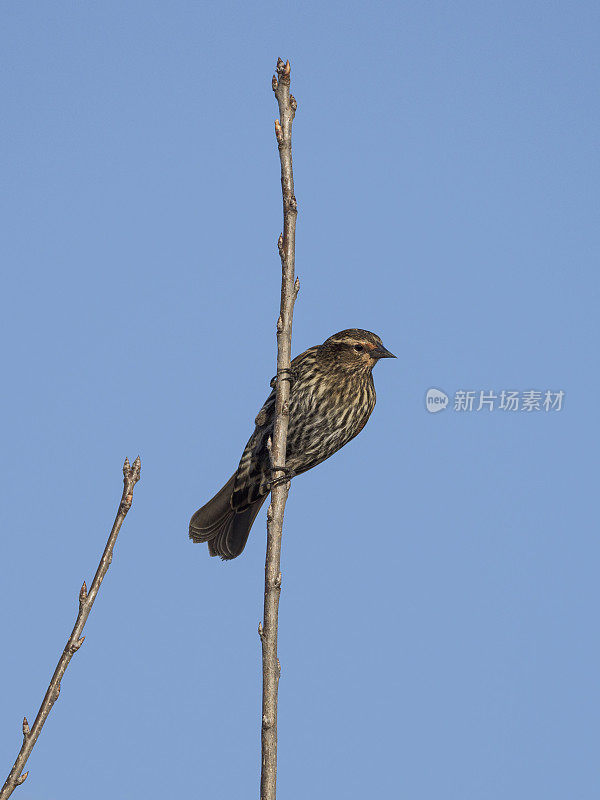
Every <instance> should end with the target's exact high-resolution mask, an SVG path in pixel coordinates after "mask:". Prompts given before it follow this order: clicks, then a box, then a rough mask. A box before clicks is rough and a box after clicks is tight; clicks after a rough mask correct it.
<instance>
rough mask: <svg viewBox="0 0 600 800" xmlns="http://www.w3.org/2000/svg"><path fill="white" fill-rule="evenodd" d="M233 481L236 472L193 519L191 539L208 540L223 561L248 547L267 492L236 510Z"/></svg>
mask: <svg viewBox="0 0 600 800" xmlns="http://www.w3.org/2000/svg"><path fill="white" fill-rule="evenodd" d="M234 483H235V474H234V475H232V476H231V478H230V479H229V480H228V481H227V483H226V484H225V486H223V488H222V489H220V490H219V491H218V492H217V493H216V495H215V496H214V497H213V499H212V500H209V501H208V503H206V505H204V506H202V508H199V509H198V511H196V513H195V514H194V515H193V517H192V518H191V520H190V539H192V540H193V541H194V542H208V552H209V553H210V554H211V556H221V558H222V559H224V560H229V559H232V558H236V557H237V556H239V555H240V553H241V552H242V550H243V549H244V547H245V546H246V542H247V540H248V534H249V533H250V528H251V527H252V523H253V522H254V520H255V519H256V515H257V514H258V512H259V511H260V509H261V506H262V504H263V503H264V502H265V500H266V495H265V497H260V498H259V499H258V500H256V501H255V502H254V503H252V505H249V506H248V507H247V508H245V509H243V510H242V511H235V509H233V508H232V507H231V496H232V494H233V487H234Z"/></svg>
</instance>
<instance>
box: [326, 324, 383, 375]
mask: <svg viewBox="0 0 600 800" xmlns="http://www.w3.org/2000/svg"><path fill="white" fill-rule="evenodd" d="M319 349H320V354H321V355H322V357H323V358H325V359H327V360H330V361H331V362H332V363H334V364H335V365H336V366H339V367H342V368H343V369H347V370H349V371H353V372H355V371H358V372H370V371H371V370H372V369H373V367H374V366H375V364H376V363H377V362H378V361H379V359H380V358H396V356H395V355H394V354H393V353H390V351H389V350H388V349H387V348H386V347H384V346H383V344H382V342H381V339H380V338H379V336H377V334H375V333H371V331H363V330H361V329H360V328H349V329H348V330H346V331H340V332H339V333H334V334H333V336H330V337H329V339H326V340H325V341H324V342H323V344H322V345H321V347H320V348H319Z"/></svg>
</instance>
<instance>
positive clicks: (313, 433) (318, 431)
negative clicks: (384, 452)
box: [190, 328, 396, 560]
mask: <svg viewBox="0 0 600 800" xmlns="http://www.w3.org/2000/svg"><path fill="white" fill-rule="evenodd" d="M395 357H396V356H394V355H393V354H392V353H390V351H389V350H387V349H386V348H385V347H384V346H383V344H382V343H381V339H380V338H379V336H377V335H376V334H374V333H371V332H370V331H363V330H361V329H360V328H350V329H349V330H346V331H340V333H335V334H334V335H333V336H330V337H329V339H327V340H326V341H325V342H323V344H320V345H317V346H316V347H310V348H309V349H308V350H306V351H305V352H304V353H301V354H300V355H299V356H296V358H295V359H294V360H293V361H292V367H291V387H290V400H289V409H290V416H289V422H288V436H287V450H286V457H285V461H286V466H285V469H286V472H287V474H288V475H290V476H293V475H299V474H300V473H302V472H306V471H307V470H309V469H311V468H312V467H314V466H316V465H317V464H320V463H321V461H325V459H326V458H329V456H331V455H333V454H334V453H336V452H337V451H338V450H339V449H340V448H341V447H343V446H344V445H345V444H346V443H347V442H349V441H350V440H351V439H354V437H355V436H357V435H358V434H359V433H360V432H361V431H362V429H363V428H364V427H365V425H366V424H367V420H368V419H369V417H370V416H371V412H372V411H373V408H374V407H375V385H374V383H373V374H372V371H373V367H374V366H375V364H376V363H377V362H378V361H379V359H380V358H395ZM272 385H273V381H272ZM274 416H275V389H273V391H272V392H271V394H270V395H269V397H268V398H267V400H266V402H265V404H264V406H263V407H262V408H261V410H260V411H259V412H258V415H257V417H256V419H255V423H256V427H255V429H254V433H253V434H252V436H251V437H250V439H249V441H248V444H247V445H246V449H245V450H244V452H243V454H242V458H241V460H240V463H239V466H238V468H237V470H236V472H235V473H234V474H233V475H232V476H231V478H230V479H229V480H228V481H227V483H226V484H225V486H223V488H222V489H221V490H220V491H219V492H217V494H216V495H215V496H214V497H213V499H212V500H209V502H208V503H207V504H206V505H204V506H202V508H200V509H199V510H198V511H196V513H195V514H194V516H193V517H192V519H191V520H190V539H193V541H194V542H208V550H209V553H210V554H211V556H221V558H222V559H225V560H229V559H232V558H236V557H237V556H239V555H240V553H241V552H242V550H243V549H244V547H245V546H246V541H247V539H248V534H249V533H250V528H251V527H252V523H253V522H254V520H255V518H256V515H257V514H258V512H259V511H260V508H261V506H262V504H263V503H264V502H265V499H266V497H267V495H268V493H269V491H270V489H271V484H272V482H273V481H272V469H273V468H272V466H271V462H270V454H269V450H268V448H267V441H268V439H269V437H272V436H273V423H274Z"/></svg>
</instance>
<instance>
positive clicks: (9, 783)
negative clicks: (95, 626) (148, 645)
mask: <svg viewBox="0 0 600 800" xmlns="http://www.w3.org/2000/svg"><path fill="white" fill-rule="evenodd" d="M140 470H141V462H140V458H139V456H138V457H137V458H136V460H135V461H134V462H133V466H130V465H129V459H127V458H126V459H125V464H124V465H123V495H122V497H121V502H120V503H119V508H118V511H117V516H116V517H115V521H114V524H113V526H112V530H111V532H110V536H109V537H108V541H107V543H106V547H105V548H104V553H103V554H102V558H101V559H100V563H99V564H98V569H97V570H96V574H95V575H94V580H93V581H92V585H91V587H90V590H89V592H88V590H87V586H86V584H85V581H84V582H83V586H82V587H81V590H80V592H79V613H78V614H77V619H76V621H75V626H74V628H73V630H72V631H71V635H70V636H69V638H68V640H67V644H66V645H65V649H64V650H63V652H62V655H61V657H60V659H59V661H58V664H57V665H56V669H55V670H54V675H53V676H52V679H51V681H50V685H49V686H48V689H47V691H46V694H45V696H44V699H43V701H42V705H41V706H40V710H39V711H38V713H37V717H36V718H35V722H34V723H33V725H32V726H31V728H30V727H29V723H28V722H27V717H24V718H23V744H22V746H21V750H20V751H19V755H18V756H17V759H16V761H15V763H14V765H13V768H12V769H11V771H10V774H9V776H8V778H7V779H6V781H5V783H4V786H3V787H2V791H1V792H0V800H7V798H8V797H10V796H11V794H12V793H13V791H14V789H15V787H16V786H20V785H21V784H22V783H23V782H24V781H25V779H26V778H27V776H28V775H29V773H28V772H25V773H23V774H21V772H22V771H23V767H24V766H25V764H26V763H27V759H28V758H29V756H30V755H31V751H32V750H33V748H34V746H35V743H36V741H37V739H38V736H39V735H40V733H41V732H42V728H43V727H44V723H45V722H46V720H47V718H48V715H49V714H50V711H51V710H52V706H53V705H54V703H55V702H56V701H57V700H58V696H59V694H60V683H61V681H62V678H63V675H64V674H65V671H66V669H67V667H68V666H69V662H70V661H71V658H72V657H73V655H74V654H75V653H76V652H77V651H78V650H79V648H80V647H81V645H82V644H83V640H84V639H85V636H82V635H81V634H82V633H83V628H84V626H85V623H86V622H87V618H88V617H89V615H90V611H91V610H92V606H93V605H94V600H95V599H96V595H97V594H98V591H99V589H100V586H101V584H102V581H103V580H104V576H105V575H106V573H107V572H108V568H109V567H110V564H111V562H112V556H113V548H114V546H115V542H116V541H117V536H118V535H119V531H120V530H121V525H122V524H123V520H124V519H125V517H126V516H127V512H128V511H129V509H130V508H131V503H132V501H133V487H134V486H135V484H136V483H137V482H138V481H139V479H140Z"/></svg>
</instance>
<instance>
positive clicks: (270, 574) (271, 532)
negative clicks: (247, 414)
mask: <svg viewBox="0 0 600 800" xmlns="http://www.w3.org/2000/svg"><path fill="white" fill-rule="evenodd" d="M290 71H291V70H290V62H289V61H287V62H286V63H285V64H284V63H283V61H282V60H281V59H278V61H277V75H276V76H275V75H274V76H273V81H272V86H273V91H274V92H275V97H276V99H277V103H278V104H279V119H278V120H276V121H275V137H276V139H277V146H278V148H279V158H280V161H281V189H282V194H283V233H282V234H281V236H280V237H279V241H278V243H277V246H278V249H279V255H280V257H281V305H280V314H279V318H278V320H277V382H276V395H275V425H274V430H273V440H272V442H271V443H270V456H271V466H272V469H273V479H274V480H273V484H272V490H271V503H270V505H269V509H268V511H267V555H266V561H265V607H264V625H263V626H262V628H261V629H259V633H260V639H261V642H262V663H263V698H262V729H261V751H262V769H261V776H260V797H261V800H275V796H276V791H277V693H278V688H279V675H280V672H281V667H280V664H279V659H278V658H277V626H278V617H279V595H280V593H281V571H280V562H281V535H282V530H283V513H284V510H285V503H286V500H287V496H288V492H289V488H290V484H289V480H288V481H286V480H285V477H286V470H285V451H286V444H287V430H288V418H289V396H290V381H291V369H290V364H291V355H292V318H293V313H294V302H295V300H296V296H297V294H298V289H299V288H300V284H299V282H297V283H295V282H294V279H295V275H294V271H295V244H296V217H297V214H298V208H297V204H296V198H295V197H294V175H293V171H292V122H293V119H294V114H295V113H296V108H297V103H296V101H295V100H294V98H293V97H292V95H290ZM278 476H279V477H278Z"/></svg>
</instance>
